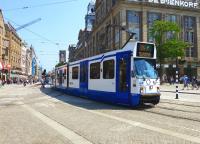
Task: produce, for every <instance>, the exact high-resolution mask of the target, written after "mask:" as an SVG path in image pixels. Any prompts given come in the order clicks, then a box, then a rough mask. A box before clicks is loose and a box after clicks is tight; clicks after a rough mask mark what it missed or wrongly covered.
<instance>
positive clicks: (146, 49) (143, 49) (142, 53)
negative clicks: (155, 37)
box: [136, 43, 154, 57]
mask: <svg viewBox="0 0 200 144" xmlns="http://www.w3.org/2000/svg"><path fill="white" fill-rule="evenodd" d="M153 55H154V44H146V43H137V55H136V56H137V57H153Z"/></svg>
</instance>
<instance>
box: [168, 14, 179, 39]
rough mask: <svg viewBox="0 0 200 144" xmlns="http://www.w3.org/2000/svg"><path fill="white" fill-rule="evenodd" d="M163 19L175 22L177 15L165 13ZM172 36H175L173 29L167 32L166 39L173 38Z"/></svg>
mask: <svg viewBox="0 0 200 144" xmlns="http://www.w3.org/2000/svg"><path fill="white" fill-rule="evenodd" d="M165 20H166V21H169V22H172V23H177V22H178V19H177V16H176V15H171V14H169V15H166V16H165ZM174 36H175V32H174V31H170V32H167V34H166V39H173V38H174Z"/></svg>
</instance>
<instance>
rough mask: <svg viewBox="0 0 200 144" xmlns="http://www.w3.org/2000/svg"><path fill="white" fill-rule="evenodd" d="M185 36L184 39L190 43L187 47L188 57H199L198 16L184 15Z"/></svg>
mask: <svg viewBox="0 0 200 144" xmlns="http://www.w3.org/2000/svg"><path fill="white" fill-rule="evenodd" d="M183 28H184V32H183V36H184V40H185V41H186V42H188V43H190V45H191V46H189V47H188V48H187V49H186V57H197V46H196V39H197V33H196V18H195V17H191V16H184V17H183Z"/></svg>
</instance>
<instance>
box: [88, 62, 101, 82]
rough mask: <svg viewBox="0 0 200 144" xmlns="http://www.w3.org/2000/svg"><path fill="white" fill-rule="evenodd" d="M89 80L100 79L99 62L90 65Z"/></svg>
mask: <svg viewBox="0 0 200 144" xmlns="http://www.w3.org/2000/svg"><path fill="white" fill-rule="evenodd" d="M90 79H100V62H96V63H92V64H90Z"/></svg>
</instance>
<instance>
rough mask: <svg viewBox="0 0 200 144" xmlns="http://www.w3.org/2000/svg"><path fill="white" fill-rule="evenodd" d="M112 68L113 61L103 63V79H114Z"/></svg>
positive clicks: (113, 66)
mask: <svg viewBox="0 0 200 144" xmlns="http://www.w3.org/2000/svg"><path fill="white" fill-rule="evenodd" d="M114 68H115V61H114V60H107V61H104V62H103V78H104V79H113V78H114Z"/></svg>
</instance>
